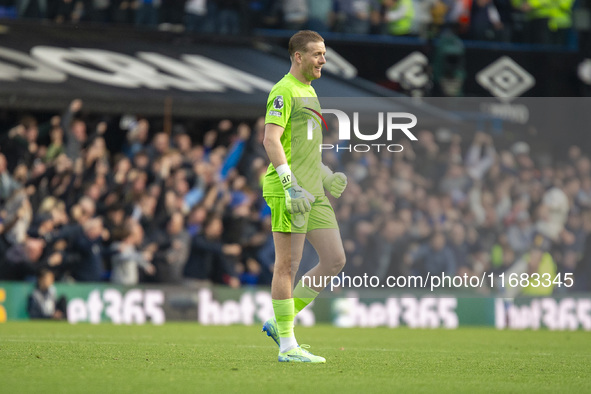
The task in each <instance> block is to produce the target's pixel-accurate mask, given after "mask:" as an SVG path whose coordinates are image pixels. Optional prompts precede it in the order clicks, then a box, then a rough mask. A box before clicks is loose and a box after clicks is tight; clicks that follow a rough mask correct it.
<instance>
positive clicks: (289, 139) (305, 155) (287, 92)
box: [263, 74, 324, 197]
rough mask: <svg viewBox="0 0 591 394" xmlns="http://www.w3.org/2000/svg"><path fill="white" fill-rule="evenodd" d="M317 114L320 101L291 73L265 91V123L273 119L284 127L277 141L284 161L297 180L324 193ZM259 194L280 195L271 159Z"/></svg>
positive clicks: (301, 184) (306, 187)
mask: <svg viewBox="0 0 591 394" xmlns="http://www.w3.org/2000/svg"><path fill="white" fill-rule="evenodd" d="M319 114H321V110H320V103H319V102H318V97H317V96H316V92H315V91H314V88H313V87H312V86H311V85H307V84H305V83H303V82H301V81H299V80H298V79H297V78H296V77H294V76H293V75H292V74H286V75H285V76H284V77H283V78H282V79H281V80H280V81H279V82H277V84H276V85H275V86H273V89H272V90H271V93H269V98H268V100H267V114H266V115H265V124H266V123H273V124H276V125H278V126H281V127H283V128H284V129H285V130H284V132H283V135H282V136H281V145H282V146H283V150H284V151H285V156H286V157H287V164H288V165H289V167H290V168H291V172H292V173H293V174H294V175H295V178H296V179H297V181H298V184H299V185H300V186H301V187H302V188H304V189H306V190H307V191H309V192H310V193H312V195H313V196H315V197H319V196H324V189H323V187H322V175H321V172H320V162H321V160H322V154H321V152H320V144H322V123H321V119H320V117H319V116H318V115H319ZM263 196H284V192H283V187H282V186H281V183H280V181H279V177H278V176H277V172H276V171H275V167H273V164H272V163H271V164H270V165H269V168H268V169H267V173H266V174H265V179H264V181H263Z"/></svg>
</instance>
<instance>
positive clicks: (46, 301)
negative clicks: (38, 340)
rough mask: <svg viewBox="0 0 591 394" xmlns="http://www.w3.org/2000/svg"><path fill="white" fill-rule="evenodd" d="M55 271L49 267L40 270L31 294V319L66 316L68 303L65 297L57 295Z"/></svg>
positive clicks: (56, 318) (57, 318)
mask: <svg viewBox="0 0 591 394" xmlns="http://www.w3.org/2000/svg"><path fill="white" fill-rule="evenodd" d="M54 281H55V277H54V275H53V272H51V271H50V270H48V269H43V270H41V271H39V274H38V275H37V285H36V286H35V290H33V293H32V294H31V295H30V296H29V300H28V304H27V312H28V313H29V317H30V318H31V319H52V320H62V319H65V318H66V308H67V303H66V299H65V297H63V296H62V297H59V298H58V297H57V292H56V289H55V286H54V285H53V283H54Z"/></svg>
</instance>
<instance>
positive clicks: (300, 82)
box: [287, 73, 312, 88]
mask: <svg viewBox="0 0 591 394" xmlns="http://www.w3.org/2000/svg"><path fill="white" fill-rule="evenodd" d="M287 75H288V77H289V78H291V79H293V80H294V81H296V83H297V84H299V85H302V86H303V87H306V88H309V87H311V86H312V85H311V84H310V85H308V84H306V83H303V82H302V81H300V80H299V79H297V78H296V77H295V75H293V74H292V73H287Z"/></svg>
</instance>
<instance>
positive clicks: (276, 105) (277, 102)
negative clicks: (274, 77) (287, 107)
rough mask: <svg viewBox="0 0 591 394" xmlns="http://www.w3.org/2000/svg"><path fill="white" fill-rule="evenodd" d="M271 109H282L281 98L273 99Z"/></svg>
mask: <svg viewBox="0 0 591 394" xmlns="http://www.w3.org/2000/svg"><path fill="white" fill-rule="evenodd" d="M273 108H275V109H281V108H283V96H277V97H275V100H273Z"/></svg>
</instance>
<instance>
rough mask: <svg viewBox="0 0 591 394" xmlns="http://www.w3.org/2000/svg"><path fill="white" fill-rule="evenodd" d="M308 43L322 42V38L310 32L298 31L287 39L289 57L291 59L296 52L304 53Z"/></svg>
mask: <svg viewBox="0 0 591 394" xmlns="http://www.w3.org/2000/svg"><path fill="white" fill-rule="evenodd" d="M310 42H324V38H322V36H321V35H320V34H318V33H316V32H315V31H312V30H300V31H298V32H297V33H296V34H294V35H293V36H291V38H290V39H289V56H290V57H293V55H295V53H296V52H298V51H302V52H305V51H306V49H307V46H308V43H310Z"/></svg>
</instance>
